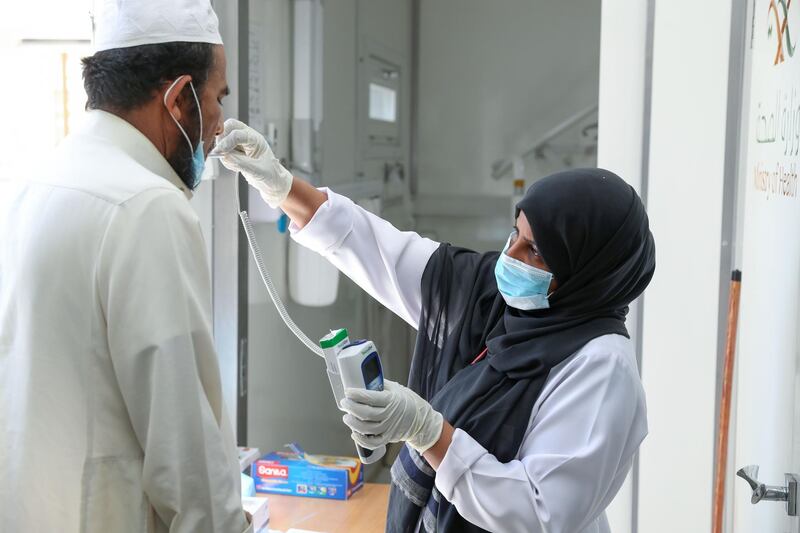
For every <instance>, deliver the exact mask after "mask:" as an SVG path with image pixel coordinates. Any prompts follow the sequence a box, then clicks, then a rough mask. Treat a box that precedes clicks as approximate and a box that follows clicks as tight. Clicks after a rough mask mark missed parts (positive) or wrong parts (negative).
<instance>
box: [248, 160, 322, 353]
mask: <svg viewBox="0 0 800 533" xmlns="http://www.w3.org/2000/svg"><path fill="white" fill-rule="evenodd" d="M234 179H235V180H236V190H235V191H234V194H235V196H236V210H237V211H238V212H239V219H240V220H241V221H242V227H243V228H244V233H245V235H246V236H247V244H248V245H250V252H251V254H252V256H253V260H254V261H255V262H256V268H258V273H259V274H260V275H261V281H263V282H264V286H265V287H266V288H267V293H268V294H269V297H270V299H271V300H272V303H273V304H274V305H275V309H277V310H278V314H279V315H280V317H281V319H283V322H284V323H285V324H286V327H287V328H289V331H291V332H292V333H294V335H295V337H297V338H298V339H299V340H300V342H302V343H303V344H305V346H306V348H308V349H309V350H311V351H312V352H314V353H315V354H317V355H318V356H320V357H323V358H324V357H325V354H324V353H323V352H322V348H320V347H319V346H318V345H317V343H315V342H313V341H312V340H311V339H309V338H308V335H306V334H305V333H303V330H301V329H300V327H299V326H298V325H297V324H295V322H294V320H292V317H291V316H290V315H289V311H287V310H286V306H284V305H283V301H282V300H281V297H280V296H279V295H278V290H277V289H276V288H275V284H274V283H273V282H272V276H270V274H269V271H267V269H266V267H265V266H264V258H263V257H262V256H261V248H259V246H258V242H257V241H256V235H255V232H254V231H253V225H252V224H251V222H250V217H249V216H248V215H247V211H244V210H242V209H241V206H240V204H239V179H240V178H239V176H238V174H237V175H236V177H235V178H234Z"/></svg>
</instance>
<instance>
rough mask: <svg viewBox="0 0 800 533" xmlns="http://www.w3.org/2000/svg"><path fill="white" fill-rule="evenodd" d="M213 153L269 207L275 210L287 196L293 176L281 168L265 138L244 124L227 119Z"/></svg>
mask: <svg viewBox="0 0 800 533" xmlns="http://www.w3.org/2000/svg"><path fill="white" fill-rule="evenodd" d="M212 154H213V155H220V156H221V157H220V161H221V162H222V164H223V165H225V167H226V168H228V169H229V170H233V171H235V172H241V173H242V175H243V176H244V177H245V179H246V180H247V183H249V184H250V185H252V186H253V187H255V189H256V190H258V192H260V193H261V197H262V198H263V199H264V201H265V202H267V203H268V204H269V205H270V207H273V208H274V207H278V206H279V205H280V204H281V203H282V202H283V201H284V200H286V197H287V196H288V195H289V191H290V190H291V188H292V179H293V178H292V173H291V172H289V171H288V170H286V169H285V168H284V167H283V165H281V162H280V161H279V160H278V158H277V157H275V154H273V153H272V150H271V149H270V147H269V144H267V140H266V139H265V138H264V136H263V135H261V134H260V133H258V132H257V131H256V130H254V129H253V128H251V127H250V126H248V125H247V124H245V123H243V122H239V121H238V120H236V119H232V118H229V119H228V120H226V121H225V128H224V130H223V132H222V135H220V136H219V137H217V145H216V146H215V147H214V150H212Z"/></svg>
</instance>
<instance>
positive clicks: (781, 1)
mask: <svg viewBox="0 0 800 533" xmlns="http://www.w3.org/2000/svg"><path fill="white" fill-rule="evenodd" d="M791 5H792V0H777V2H776V1H775V0H770V3H769V15H768V16H769V21H768V24H769V25H768V26H767V38H769V39H772V36H773V35H775V36H776V37H777V38H778V51H777V52H776V53H775V61H774V63H773V65H777V64H779V63H783V61H784V56H783V51H784V46H783V44H784V39H785V40H786V48H785V50H786V52H788V54H789V57H793V56H794V49H795V46H794V45H793V44H792V36H791V34H790V33H789V7H791ZM778 6H780V10H779V9H778Z"/></svg>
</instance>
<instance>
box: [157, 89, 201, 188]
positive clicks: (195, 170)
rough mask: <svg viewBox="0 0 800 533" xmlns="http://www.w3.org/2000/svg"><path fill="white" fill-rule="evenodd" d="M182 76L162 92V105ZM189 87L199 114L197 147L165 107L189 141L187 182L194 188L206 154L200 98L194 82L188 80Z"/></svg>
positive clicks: (165, 102) (197, 183) (198, 181)
mask: <svg viewBox="0 0 800 533" xmlns="http://www.w3.org/2000/svg"><path fill="white" fill-rule="evenodd" d="M182 77H183V76H181V77H179V78H177V79H176V80H175V81H173V82H172V85H170V86H169V89H167V92H165V93H164V107H167V97H168V96H169V93H170V92H171V91H172V89H173V88H174V87H175V84H176V83H178V82H179V81H180V80H181V78H182ZM189 88H191V89H192V94H193V95H194V101H195V103H196V104H197V113H198V115H199V116H200V138H199V140H198V141H197V147H196V148H195V147H194V146H192V141H191V140H190V139H189V135H188V134H187V133H186V130H185V129H183V126H181V124H180V122H178V120H177V119H176V118H175V117H174V116H173V114H172V112H171V111H170V110H169V108H167V113H169V116H170V117H172V120H173V121H175V125H176V126H178V129H179V130H181V133H182V134H183V137H184V138H185V139H186V142H187V143H189V151H190V152H192V170H191V173H192V176H191V183H187V185H188V186H189V188H190V189H192V190H194V189H196V188H197V186H198V185H200V179H201V178H202V176H203V169H204V168H205V165H206V154H205V151H204V150H203V111H202V110H201V109H200V100H199V99H198V98H197V92H196V91H195V90H194V84H193V83H192V82H191V81H190V82H189Z"/></svg>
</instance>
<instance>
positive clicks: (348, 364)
mask: <svg viewBox="0 0 800 533" xmlns="http://www.w3.org/2000/svg"><path fill="white" fill-rule="evenodd" d="M337 360H338V363H339V375H340V376H341V379H342V386H343V387H344V388H345V389H347V388H352V389H366V390H375V391H382V390H383V367H382V366H381V358H380V357H379V356H378V350H377V348H375V343H373V342H372V341H367V340H361V341H355V342H353V343H350V344H349V345H348V346H345V347H344V348H342V350H341V351H340V352H339V356H338V357H337ZM356 449H357V450H358V457H359V458H360V459H361V462H362V463H364V464H371V463H374V462H376V461H379V460H380V459H381V457H383V456H384V455H385V454H386V446H381V447H380V448H376V449H374V450H368V449H366V448H362V447H361V446H356Z"/></svg>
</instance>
